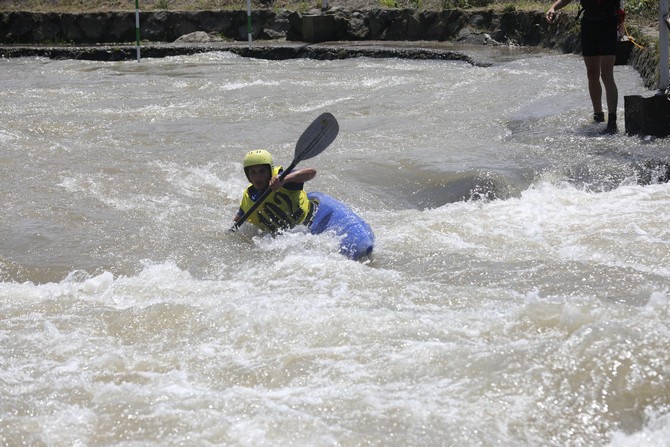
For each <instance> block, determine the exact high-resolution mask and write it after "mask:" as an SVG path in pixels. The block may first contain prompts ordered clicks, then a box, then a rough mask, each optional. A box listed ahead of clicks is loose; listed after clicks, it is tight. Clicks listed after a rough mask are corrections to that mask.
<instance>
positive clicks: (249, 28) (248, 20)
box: [247, 0, 251, 48]
mask: <svg viewBox="0 0 670 447" xmlns="http://www.w3.org/2000/svg"><path fill="white" fill-rule="evenodd" d="M247 36H248V37H249V48H251V0H247Z"/></svg>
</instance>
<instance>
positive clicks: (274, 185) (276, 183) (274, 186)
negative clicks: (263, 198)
mask: <svg viewBox="0 0 670 447" xmlns="http://www.w3.org/2000/svg"><path fill="white" fill-rule="evenodd" d="M282 186H284V182H283V181H282V180H279V177H277V176H275V177H272V178H271V179H270V189H271V190H273V191H277V190H278V189H279V188H281V187H282Z"/></svg>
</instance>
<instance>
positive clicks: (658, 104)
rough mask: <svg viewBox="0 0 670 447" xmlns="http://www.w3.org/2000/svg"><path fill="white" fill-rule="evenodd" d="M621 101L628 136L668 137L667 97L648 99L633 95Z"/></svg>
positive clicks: (669, 127) (669, 109)
mask: <svg viewBox="0 0 670 447" xmlns="http://www.w3.org/2000/svg"><path fill="white" fill-rule="evenodd" d="M623 99H624V113H625V122H626V133H627V134H628V135H636V134H639V135H652V136H655V137H667V136H669V135H670V98H669V97H668V96H667V95H654V96H651V97H649V98H644V97H642V96H640V95H633V96H624V98H623Z"/></svg>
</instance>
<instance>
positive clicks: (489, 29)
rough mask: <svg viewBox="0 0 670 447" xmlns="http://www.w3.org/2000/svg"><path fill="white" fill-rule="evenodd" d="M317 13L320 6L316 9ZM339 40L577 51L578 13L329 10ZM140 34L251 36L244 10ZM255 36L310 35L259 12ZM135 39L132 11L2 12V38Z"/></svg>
mask: <svg viewBox="0 0 670 447" xmlns="http://www.w3.org/2000/svg"><path fill="white" fill-rule="evenodd" d="M315 12H318V11H315ZM327 14H329V15H333V16H334V22H335V26H334V29H333V33H334V34H333V40H438V41H446V40H468V39H470V40H477V39H478V38H479V39H480V40H483V39H484V37H483V36H484V34H488V36H490V37H491V38H492V39H494V40H495V41H498V42H501V43H517V44H519V45H543V46H549V47H552V46H555V45H558V46H560V47H562V48H563V49H567V50H569V51H575V50H576V49H577V48H576V47H575V45H577V44H578V42H577V41H576V40H575V38H574V36H571V35H570V33H568V34H566V33H565V32H566V31H569V30H570V29H571V28H573V27H574V18H573V17H568V16H567V15H565V14H564V15H562V16H561V19H562V20H559V23H558V24H556V25H549V24H547V23H546V21H545V20H544V16H543V14H542V13H539V12H510V13H503V14H500V15H498V14H496V13H494V12H493V11H478V12H474V11H468V10H444V11H418V10H415V9H371V10H365V11H345V10H330V11H328V12H327ZM140 22H141V25H140V28H141V39H142V40H144V41H150V42H173V41H175V40H176V39H177V38H179V37H180V36H182V35H185V34H189V33H193V32H195V31H204V32H206V33H210V34H214V35H217V36H219V37H221V38H224V39H229V40H246V39H247V16H246V12H245V11H181V12H180V11H169V12H168V11H157V12H145V13H141V15H140ZM252 28H253V32H252V36H253V38H254V39H284V38H285V39H287V40H303V35H302V20H301V14H299V13H297V12H289V11H279V12H275V11H272V10H258V11H254V12H253V13H252ZM134 41H135V15H134V13H133V12H107V13H86V14H66V13H63V14H58V13H29V12H4V13H0V44H50V45H54V44H68V45H82V44H111V43H128V42H134Z"/></svg>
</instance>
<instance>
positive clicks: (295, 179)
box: [270, 168, 316, 191]
mask: <svg viewBox="0 0 670 447" xmlns="http://www.w3.org/2000/svg"><path fill="white" fill-rule="evenodd" d="M314 177H316V170H315V169H313V168H304V169H298V170H296V171H292V172H291V173H290V174H289V175H287V176H286V177H284V181H279V177H276V176H275V177H272V178H271V179H270V189H272V190H273V191H276V190H278V189H279V188H281V187H282V186H284V185H285V184H286V183H305V182H308V181H310V180H312V179H313V178H314Z"/></svg>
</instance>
